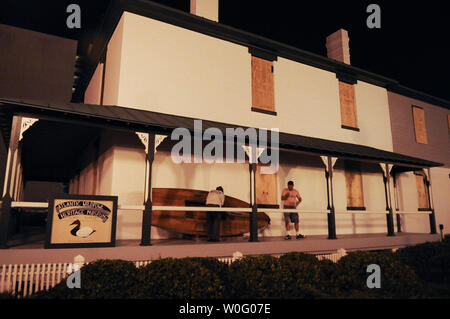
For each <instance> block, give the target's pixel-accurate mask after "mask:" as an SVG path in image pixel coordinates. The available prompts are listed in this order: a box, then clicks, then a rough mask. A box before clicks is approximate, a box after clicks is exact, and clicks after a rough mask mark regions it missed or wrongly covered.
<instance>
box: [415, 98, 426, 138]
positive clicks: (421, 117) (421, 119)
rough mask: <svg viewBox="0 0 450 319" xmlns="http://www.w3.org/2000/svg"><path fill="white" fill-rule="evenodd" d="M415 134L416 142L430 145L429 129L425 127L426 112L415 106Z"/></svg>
mask: <svg viewBox="0 0 450 319" xmlns="http://www.w3.org/2000/svg"><path fill="white" fill-rule="evenodd" d="M412 110H413V120H414V133H415V135H416V142H417V143H422V144H428V136H427V127H426V125H425V111H424V109H423V108H421V107H417V106H413V107H412Z"/></svg>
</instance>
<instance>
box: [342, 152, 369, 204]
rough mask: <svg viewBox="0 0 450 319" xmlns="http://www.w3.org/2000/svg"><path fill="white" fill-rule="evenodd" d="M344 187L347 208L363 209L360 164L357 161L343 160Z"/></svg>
mask: <svg viewBox="0 0 450 319" xmlns="http://www.w3.org/2000/svg"><path fill="white" fill-rule="evenodd" d="M345 187H346V193H347V209H348V210H365V207H364V195H363V193H364V192H363V182H362V175H361V166H360V165H359V163H357V162H352V161H345Z"/></svg>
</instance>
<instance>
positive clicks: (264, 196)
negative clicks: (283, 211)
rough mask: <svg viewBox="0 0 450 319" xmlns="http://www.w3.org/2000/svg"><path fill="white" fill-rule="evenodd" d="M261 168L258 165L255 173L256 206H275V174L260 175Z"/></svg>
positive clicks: (276, 197)
mask: <svg viewBox="0 0 450 319" xmlns="http://www.w3.org/2000/svg"><path fill="white" fill-rule="evenodd" d="M261 166H264V165H263V164H258V167H257V171H256V204H257V205H266V206H267V205H269V206H274V205H277V202H278V196H277V174H276V173H273V174H261Z"/></svg>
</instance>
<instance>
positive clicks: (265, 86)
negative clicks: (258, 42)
mask: <svg viewBox="0 0 450 319" xmlns="http://www.w3.org/2000/svg"><path fill="white" fill-rule="evenodd" d="M252 110H254V111H257V110H262V111H266V112H267V113H269V114H272V113H274V112H275V97H274V84H273V62H272V61H269V60H265V59H261V58H257V57H255V56H252Z"/></svg>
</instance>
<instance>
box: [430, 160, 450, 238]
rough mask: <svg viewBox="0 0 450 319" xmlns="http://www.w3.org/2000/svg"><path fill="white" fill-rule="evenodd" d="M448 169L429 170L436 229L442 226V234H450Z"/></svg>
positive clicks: (449, 180) (449, 174) (449, 181)
mask: <svg viewBox="0 0 450 319" xmlns="http://www.w3.org/2000/svg"><path fill="white" fill-rule="evenodd" d="M449 177H450V168H444V167H435V168H432V169H431V192H432V195H433V205H434V210H435V213H436V224H437V225H436V227H437V231H438V232H439V224H443V225H444V233H445V234H450V178H449Z"/></svg>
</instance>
